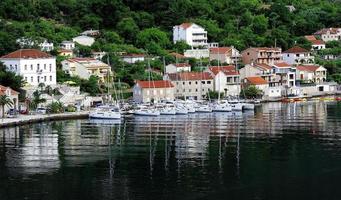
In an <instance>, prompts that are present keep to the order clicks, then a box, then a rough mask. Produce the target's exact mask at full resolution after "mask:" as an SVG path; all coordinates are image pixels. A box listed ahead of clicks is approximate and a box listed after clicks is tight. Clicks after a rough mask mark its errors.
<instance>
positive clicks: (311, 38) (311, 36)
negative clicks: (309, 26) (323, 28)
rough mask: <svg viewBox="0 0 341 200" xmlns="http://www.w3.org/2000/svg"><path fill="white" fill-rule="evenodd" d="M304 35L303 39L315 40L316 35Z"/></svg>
mask: <svg viewBox="0 0 341 200" xmlns="http://www.w3.org/2000/svg"><path fill="white" fill-rule="evenodd" d="M304 37H305V39H307V40H308V41H314V40H316V37H315V36H313V35H306V36H304Z"/></svg>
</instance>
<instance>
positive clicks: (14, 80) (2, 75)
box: [0, 62, 24, 91]
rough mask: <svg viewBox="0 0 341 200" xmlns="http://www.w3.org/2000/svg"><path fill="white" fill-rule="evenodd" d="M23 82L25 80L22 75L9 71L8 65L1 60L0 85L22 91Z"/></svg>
mask: <svg viewBox="0 0 341 200" xmlns="http://www.w3.org/2000/svg"><path fill="white" fill-rule="evenodd" d="M23 84H24V80H23V78H22V76H18V75H16V74H15V73H14V72H11V71H8V70H7V69H6V66H5V65H3V64H2V63H1V62H0V85H3V86H6V87H10V88H12V89H13V90H16V91H20V89H21V87H22V86H23Z"/></svg>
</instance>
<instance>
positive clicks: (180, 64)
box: [174, 63, 191, 67]
mask: <svg viewBox="0 0 341 200" xmlns="http://www.w3.org/2000/svg"><path fill="white" fill-rule="evenodd" d="M174 65H175V66H176V67H191V65H190V64H188V63H176V64H174Z"/></svg>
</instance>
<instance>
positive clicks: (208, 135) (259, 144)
mask: <svg viewBox="0 0 341 200" xmlns="http://www.w3.org/2000/svg"><path fill="white" fill-rule="evenodd" d="M340 111H341V107H340V105H338V104H336V103H324V102H302V103H294V104H281V103H268V104H264V105H263V106H262V107H260V108H257V109H256V111H255V112H243V113H241V112H237V113H232V112H231V113H205V114H204V113H202V114H190V115H179V116H178V115H176V116H160V117H130V118H127V119H125V120H122V121H110V123H108V121H105V120H71V121H58V122H46V123H39V124H31V125H26V126H23V127H14V128H7V129H1V130H0V155H1V157H0V169H5V171H6V173H7V172H8V174H5V175H2V176H6V177H12V176H13V177H17V176H19V177H20V176H21V175H24V176H30V175H35V174H43V175H44V174H52V175H51V176H53V177H54V178H56V179H59V176H60V177H61V178H63V179H65V178H66V179H68V177H69V176H71V177H73V176H75V178H77V179H79V178H81V177H84V178H87V179H89V180H88V181H89V182H87V184H89V185H88V186H84V185H78V187H79V188H80V189H86V188H87V189H90V190H91V191H92V188H96V189H95V190H94V191H93V192H95V191H96V192H97V193H101V194H102V195H101V196H92V197H93V198H95V199H97V198H98V199H113V198H124V199H128V198H133V199H136V198H137V196H136V195H142V194H143V195H142V196H141V198H142V197H148V196H147V195H148V193H149V194H153V195H156V196H153V195H152V197H158V198H161V199H162V198H163V197H165V195H167V194H168V195H170V194H171V193H172V192H175V193H176V192H178V191H183V192H184V191H191V194H192V193H195V197H201V196H200V195H203V194H207V193H209V192H210V191H212V190H217V189H219V188H220V189H221V188H222V187H227V186H232V185H238V184H241V183H244V184H248V182H250V177H251V182H252V177H253V176H258V175H257V174H256V173H260V174H262V173H264V174H266V171H262V170H263V169H267V170H269V171H271V170H274V169H277V168H276V167H275V168H272V166H271V165H275V164H277V163H276V162H277V161H278V162H279V163H281V164H283V162H284V161H293V163H294V165H295V163H297V162H299V160H300V159H298V157H300V158H301V154H300V153H297V152H300V151H303V152H305V153H307V154H309V153H308V152H309V151H312V150H311V147H312V146H311V145H315V146H314V149H315V148H316V149H321V148H322V149H328V150H329V149H333V151H334V152H339V151H337V150H336V151H335V149H334V148H338V147H339V146H340V144H339V142H340V138H339V136H340V133H341V130H340V121H341V120H340V119H341V114H340ZM305 135H307V136H309V137H308V139H307V138H306V137H305ZM301 137H304V140H303V139H302V141H301V140H296V138H301ZM310 137H314V138H313V140H310ZM306 140H308V141H309V142H307V143H304V141H306ZM288 141H290V142H288ZM316 141H318V143H317V142H316ZM316 144H318V145H316ZM288 146H289V147H288ZM339 153H340V152H339ZM335 155H337V156H338V158H339V157H340V156H339V155H340V154H337V153H335ZM301 159H302V158H301ZM266 161H268V162H266ZM278 165H279V166H280V164H278ZM294 165H293V166H294ZM269 166H271V167H269ZM290 166H292V165H290ZM287 167H288V166H287ZM80 169H82V170H85V172H84V174H79V175H75V174H77V173H78V170H80ZM68 170H70V172H68ZM82 170H81V171H82ZM71 171H72V172H71ZM63 173H66V174H68V177H65V176H64V174H63ZM253 173H255V174H253ZM55 174H59V175H58V177H55V176H56V175H55ZM70 174H71V175H70ZM279 174H280V173H279ZM254 179H256V178H254ZM38 180H39V181H40V179H37V181H38ZM73 181H75V180H73ZM77 183H78V182H77ZM98 184H99V185H100V186H99V185H98ZM76 185H77V184H76ZM214 187H216V188H214ZM197 195H198V196H197ZM171 196H172V197H174V198H179V197H180V196H178V195H175V194H173V195H171ZM0 197H1V190H0ZM134 197H135V198H134ZM181 198H186V196H181ZM19 199H20V198H19Z"/></svg>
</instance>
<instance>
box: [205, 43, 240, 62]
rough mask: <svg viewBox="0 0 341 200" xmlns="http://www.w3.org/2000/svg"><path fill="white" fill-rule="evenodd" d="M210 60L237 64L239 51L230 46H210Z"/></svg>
mask: <svg viewBox="0 0 341 200" xmlns="http://www.w3.org/2000/svg"><path fill="white" fill-rule="evenodd" d="M209 50H210V61H213V60H217V61H219V62H220V63H225V64H228V65H230V64H237V63H238V62H239V61H240V58H241V56H240V53H239V51H238V50H237V49H236V48H234V47H233V46H231V47H215V48H210V49H209Z"/></svg>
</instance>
